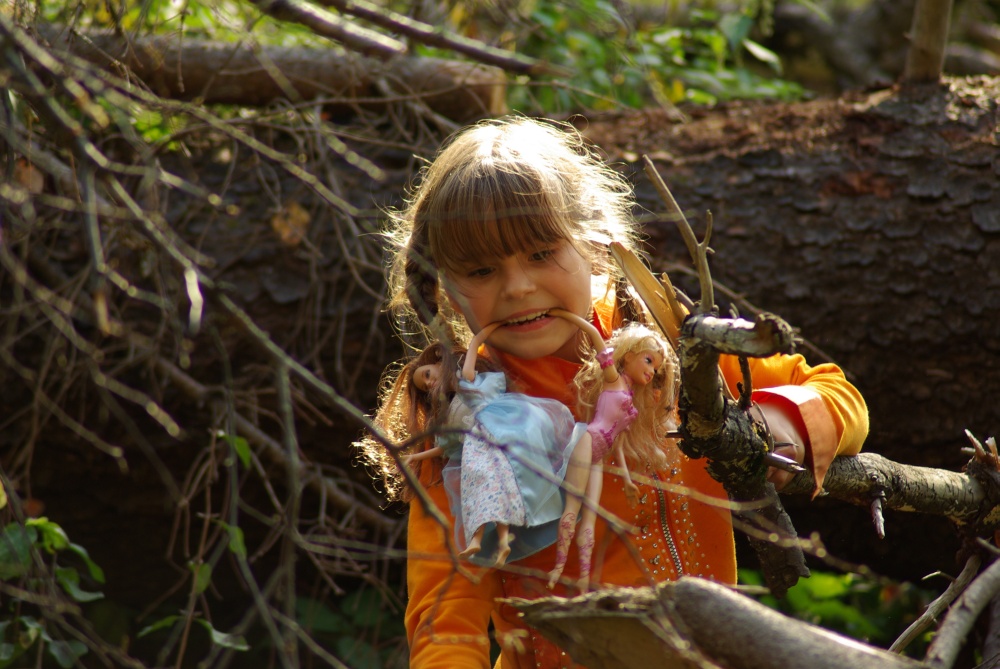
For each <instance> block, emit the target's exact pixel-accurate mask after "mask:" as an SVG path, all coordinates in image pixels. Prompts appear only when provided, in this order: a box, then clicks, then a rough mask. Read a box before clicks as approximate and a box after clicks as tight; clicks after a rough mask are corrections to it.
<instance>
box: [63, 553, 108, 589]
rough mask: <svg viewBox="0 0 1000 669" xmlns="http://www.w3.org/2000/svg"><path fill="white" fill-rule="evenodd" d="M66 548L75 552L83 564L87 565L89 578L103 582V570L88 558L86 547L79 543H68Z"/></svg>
mask: <svg viewBox="0 0 1000 669" xmlns="http://www.w3.org/2000/svg"><path fill="white" fill-rule="evenodd" d="M68 550H69V551H70V552H72V553H75V554H76V555H78V556H79V557H80V559H82V560H83V562H84V564H86V565H87V571H88V572H89V573H90V578H92V579H94V580H95V581H97V582H98V583H104V570H103V569H101V568H100V567H99V566H98V565H97V563H96V562H94V561H93V560H91V559H90V554H89V553H88V552H87V549H86V548H84V547H83V546H80V545H79V544H70V545H69V548H68Z"/></svg>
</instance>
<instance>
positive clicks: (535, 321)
mask: <svg viewBox="0 0 1000 669" xmlns="http://www.w3.org/2000/svg"><path fill="white" fill-rule="evenodd" d="M551 318H552V316H549V312H548V310H545V311H535V312H531V313H526V314H522V315H520V316H516V317H514V318H510V319H507V320H506V321H504V323H503V327H504V328H505V329H507V328H509V329H525V330H530V329H533V328H535V327H541V326H542V325H544V324H545V323H547V322H548V321H549V320H550V319H551Z"/></svg>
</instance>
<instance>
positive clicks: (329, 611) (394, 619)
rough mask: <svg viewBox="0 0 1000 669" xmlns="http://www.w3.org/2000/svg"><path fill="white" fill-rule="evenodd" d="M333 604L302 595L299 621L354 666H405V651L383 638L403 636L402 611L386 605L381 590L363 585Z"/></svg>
mask: <svg viewBox="0 0 1000 669" xmlns="http://www.w3.org/2000/svg"><path fill="white" fill-rule="evenodd" d="M332 604H333V605H334V607H333V608H331V606H328V605H327V604H326V603H324V602H321V601H318V600H315V599H310V598H300V599H299V600H298V602H297V606H296V609H297V615H298V619H299V624H300V625H302V627H303V628H304V629H306V630H307V631H309V632H310V633H311V634H312V635H313V636H314V637H315V638H316V640H317V641H319V642H320V643H322V644H323V645H324V646H326V647H327V648H330V649H332V651H333V654H334V655H336V656H337V657H338V658H339V659H340V660H341V661H342V662H344V663H345V664H346V665H347V666H349V667H352V668H353V669H383V668H384V667H393V666H405V664H406V660H405V653H403V654H401V653H400V649H399V648H398V647H395V646H393V645H391V644H390V645H386V644H385V643H384V641H383V640H386V639H389V640H391V639H394V638H401V637H403V635H404V630H403V626H402V623H401V621H400V616H399V613H398V612H397V611H394V610H392V608H387V607H386V605H385V604H384V602H383V598H382V595H381V594H380V593H379V592H378V591H377V590H374V589H372V588H362V589H360V590H356V591H354V592H352V593H350V594H349V595H347V596H346V597H343V598H341V599H339V600H333V602H332Z"/></svg>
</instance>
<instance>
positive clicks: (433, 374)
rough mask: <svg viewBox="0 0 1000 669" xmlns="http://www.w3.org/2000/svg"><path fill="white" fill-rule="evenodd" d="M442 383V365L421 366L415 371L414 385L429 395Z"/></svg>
mask: <svg viewBox="0 0 1000 669" xmlns="http://www.w3.org/2000/svg"><path fill="white" fill-rule="evenodd" d="M439 383H441V363H439V362H437V363H434V364H431V365H421V366H420V367H417V368H416V369H415V370H414V371H413V385H415V386H416V387H417V390H419V391H421V392H424V393H429V392H431V391H432V390H433V389H435V388H437V386H438V384H439Z"/></svg>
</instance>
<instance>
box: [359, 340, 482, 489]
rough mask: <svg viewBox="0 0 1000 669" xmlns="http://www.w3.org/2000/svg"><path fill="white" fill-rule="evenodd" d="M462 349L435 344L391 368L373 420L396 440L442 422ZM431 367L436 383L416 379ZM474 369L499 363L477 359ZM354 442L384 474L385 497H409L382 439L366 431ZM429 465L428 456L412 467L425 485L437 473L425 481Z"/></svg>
mask: <svg viewBox="0 0 1000 669" xmlns="http://www.w3.org/2000/svg"><path fill="white" fill-rule="evenodd" d="M464 354H465V349H464V348H461V347H457V346H454V347H452V346H449V347H446V346H444V345H442V344H439V343H434V344H431V345H430V346H428V347H426V348H425V349H424V350H422V351H421V352H420V353H418V354H417V355H416V356H415V357H413V358H411V359H410V360H409V361H407V362H406V363H405V364H403V365H397V366H393V367H390V368H388V369H387V370H386V373H385V374H384V376H383V379H382V384H381V386H382V390H381V392H380V393H379V399H380V401H379V408H378V410H377V411H376V412H375V415H374V416H373V417H372V423H373V424H374V425H375V426H376V427H377V428H378V429H379V430H380V431H381V432H382V433H383V434H384V435H385V436H386V437H387V438H388V439H389V440H390V441H391V442H393V443H396V444H401V443H403V442H405V441H407V440H408V439H410V438H412V437H415V436H418V435H420V434H421V433H429V432H430V430H431V429H432V427H433V426H434V425H438V424H443V420H444V416H445V415H446V412H447V410H448V405H449V403H450V401H451V398H452V397H453V396H454V394H455V387H456V385H457V370H458V364H459V360H460V359H461V357H462V355H464ZM428 368H435V373H436V374H438V377H437V378H438V379H439V382H438V383H435V384H430V385H429V386H428V385H425V384H424V383H423V382H422V381H420V380H418V379H417V378H416V375H417V373H418V372H419V371H420V370H427V369H428ZM476 369H477V371H493V370H494V369H495V368H494V367H493V366H492V365H491V364H490V363H489V361H487V360H484V359H482V358H479V359H478V360H477V361H476ZM425 445H426V442H425V441H423V440H421V441H420V442H419V443H414V444H411V445H410V446H409V447H408V449H407V451H406V452H415V451H420V450H422V449H423V448H424V446H425ZM355 446H357V447H358V449H359V450H360V452H361V459H362V461H363V462H364V463H365V464H367V465H368V466H369V467H370V468H371V469H372V470H374V472H373V473H374V475H375V476H376V477H378V478H381V479H382V482H383V484H384V486H385V490H386V496H387V497H388V498H389V499H390V500H395V499H403V500H407V499H409V496H410V493H409V491H408V490H407V489H406V486H405V481H404V480H403V478H402V476H401V474H400V472H399V468H398V467H397V465H396V462H395V460H394V459H393V458H392V456H391V455H390V454H389V451H388V450H387V449H386V447H385V445H384V444H382V443H381V442H380V441H378V440H377V439H375V437H374V436H373V435H372V434H366V435H364V436H363V437H362V438H361V439H360V440H359V441H358V442H356V444H355ZM427 464H428V461H425V462H419V463H416V464H415V467H414V468H415V470H416V472H417V476H418V477H420V479H421V480H422V481H423V482H424V483H425V484H426V483H428V482H430V481H431V480H433V478H434V476H433V475H431V476H430V477H429V478H427V479H426V480H425V476H424V474H425V473H426V472H425V471H424V470H425V469H426V465H427ZM432 467H433V465H432ZM438 469H440V468H439V467H438Z"/></svg>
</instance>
